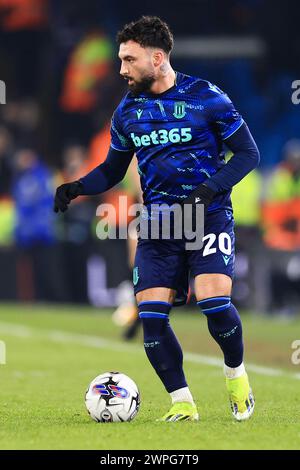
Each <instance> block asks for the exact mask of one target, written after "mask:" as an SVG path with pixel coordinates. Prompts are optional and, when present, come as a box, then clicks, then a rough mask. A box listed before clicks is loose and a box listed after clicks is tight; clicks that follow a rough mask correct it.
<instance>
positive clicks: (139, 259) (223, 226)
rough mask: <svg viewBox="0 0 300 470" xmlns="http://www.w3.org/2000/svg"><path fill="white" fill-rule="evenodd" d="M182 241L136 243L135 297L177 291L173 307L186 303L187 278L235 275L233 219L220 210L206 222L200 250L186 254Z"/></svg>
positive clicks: (228, 211)
mask: <svg viewBox="0 0 300 470" xmlns="http://www.w3.org/2000/svg"><path fill="white" fill-rule="evenodd" d="M185 245H186V242H185V241H184V240H150V239H149V240H147V239H141V238H139V240H138V245H137V251H136V257H135V265H134V269H133V284H134V293H135V294H137V293H138V292H140V291H142V290H145V289H149V288H151V287H168V288H170V289H174V290H176V291H177V295H176V300H175V302H174V306H176V305H183V304H185V303H186V300H187V295H188V288H189V278H190V276H191V277H195V276H197V275H198V274H207V273H218V274H226V275H227V276H229V277H231V278H232V277H233V274H234V219H233V214H232V211H230V210H225V209H222V210H219V211H215V212H211V213H208V214H207V215H206V218H205V229H204V237H203V246H202V248H201V249H198V250H186V246H185Z"/></svg>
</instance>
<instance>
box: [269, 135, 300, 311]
mask: <svg viewBox="0 0 300 470" xmlns="http://www.w3.org/2000/svg"><path fill="white" fill-rule="evenodd" d="M262 209H263V211H262V214H263V229H264V241H265V244H266V246H267V247H268V248H269V251H270V263H271V267H270V270H271V291H272V300H273V307H274V308H276V309H279V310H282V311H287V312H288V313H291V312H293V309H296V308H297V307H296V306H298V305H299V301H300V294H299V293H300V140H299V139H292V140H290V141H288V142H287V143H286V145H285V146H284V148H283V161H282V163H281V164H280V165H278V166H277V167H276V168H275V170H274V171H273V173H272V174H271V176H270V178H269V181H268V184H267V187H266V191H265V200H264V203H263V208H262Z"/></svg>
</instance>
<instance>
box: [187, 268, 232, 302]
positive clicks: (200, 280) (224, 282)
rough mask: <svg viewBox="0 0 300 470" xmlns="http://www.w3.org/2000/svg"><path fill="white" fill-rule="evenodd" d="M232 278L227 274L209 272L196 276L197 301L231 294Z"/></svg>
mask: <svg viewBox="0 0 300 470" xmlns="http://www.w3.org/2000/svg"><path fill="white" fill-rule="evenodd" d="M231 289H232V279H231V278H230V277H229V276H227V275H226V274H218V273H208V274H198V276H196V277H195V296H196V299H197V301H199V300H203V299H209V298H210V297H220V296H222V295H224V296H230V295H231Z"/></svg>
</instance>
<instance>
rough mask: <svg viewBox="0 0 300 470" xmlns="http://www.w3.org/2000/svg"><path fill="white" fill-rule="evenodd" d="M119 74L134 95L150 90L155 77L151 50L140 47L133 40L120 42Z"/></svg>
mask: <svg viewBox="0 0 300 470" xmlns="http://www.w3.org/2000/svg"><path fill="white" fill-rule="evenodd" d="M119 58H120V60H121V70H120V74H121V75H122V77H124V79H125V80H127V82H128V87H129V89H130V91H132V92H133V93H134V94H135V95H138V94H139V93H143V92H147V91H150V89H151V86H152V84H153V82H154V81H155V79H156V68H155V65H154V62H153V50H152V49H150V48H144V47H141V46H140V45H139V44H138V43H136V42H134V41H127V42H125V43H122V44H120V50H119Z"/></svg>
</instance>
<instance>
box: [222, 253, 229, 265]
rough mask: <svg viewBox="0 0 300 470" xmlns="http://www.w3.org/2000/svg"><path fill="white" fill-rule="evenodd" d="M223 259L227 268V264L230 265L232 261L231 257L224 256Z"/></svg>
mask: <svg viewBox="0 0 300 470" xmlns="http://www.w3.org/2000/svg"><path fill="white" fill-rule="evenodd" d="M222 258H223V260H224V263H225V264H226V266H227V264H228V263H229V260H230V256H226V255H222Z"/></svg>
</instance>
